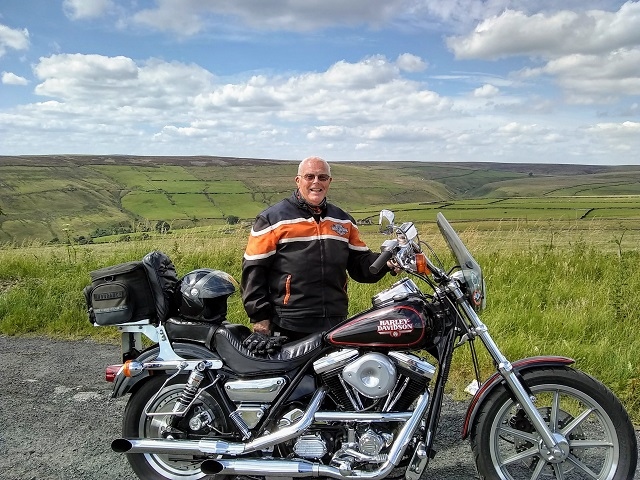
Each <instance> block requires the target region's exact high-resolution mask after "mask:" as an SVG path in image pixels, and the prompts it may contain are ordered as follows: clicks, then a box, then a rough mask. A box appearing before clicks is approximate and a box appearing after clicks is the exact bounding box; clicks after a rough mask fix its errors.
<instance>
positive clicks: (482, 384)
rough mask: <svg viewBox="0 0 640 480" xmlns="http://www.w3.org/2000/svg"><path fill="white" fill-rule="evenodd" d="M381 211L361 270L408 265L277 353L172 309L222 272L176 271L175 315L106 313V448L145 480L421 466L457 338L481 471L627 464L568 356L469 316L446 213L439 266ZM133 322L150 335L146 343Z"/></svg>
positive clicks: (607, 417)
mask: <svg viewBox="0 0 640 480" xmlns="http://www.w3.org/2000/svg"><path fill="white" fill-rule="evenodd" d="M394 220H395V217H394V214H393V213H392V212H391V211H389V210H383V211H382V212H380V224H381V229H382V230H384V231H385V233H388V234H391V235H393V238H389V239H387V240H385V241H384V243H383V244H382V247H381V255H380V257H379V258H378V259H377V260H376V262H374V264H373V265H372V266H371V270H372V272H378V271H380V269H382V268H383V266H384V265H386V264H387V261H389V260H391V261H393V262H394V263H395V265H397V267H398V269H399V270H401V271H403V272H405V273H406V276H405V277H404V278H402V279H400V280H398V281H397V282H396V283H394V284H393V285H392V286H391V287H389V288H387V289H385V290H383V291H381V292H380V293H378V294H376V295H375V296H373V298H372V306H371V308H369V309H368V310H366V311H364V312H362V313H359V314H357V315H354V316H352V317H350V318H348V319H346V320H345V321H344V322H343V323H341V324H339V325H338V326H336V327H335V328H333V329H331V330H330V331H327V332H323V333H318V334H312V335H310V336H308V337H306V338H304V339H302V340H300V341H297V342H290V343H286V344H284V345H283V346H282V348H281V349H280V350H279V351H277V352H274V353H271V354H268V355H266V356H256V355H254V354H253V353H251V352H249V351H248V350H247V348H246V347H245V346H243V341H244V339H245V338H246V337H247V336H248V335H249V334H250V331H249V329H248V328H247V327H246V326H244V325H238V324H231V323H228V322H226V321H213V322H210V321H196V320H194V318H195V317H191V319H190V320H189V319H187V318H185V317H188V315H186V313H184V312H187V311H188V310H189V309H191V308H196V309H197V308H200V309H201V310H202V309H203V308H205V307H206V305H205V304H206V298H199V295H202V292H204V291H207V292H208V295H204V296H205V297H207V298H208V299H209V300H211V301H218V305H217V306H216V307H215V308H209V310H211V311H213V312H214V313H213V314H208V315H209V317H211V318H218V319H220V318H221V316H220V315H221V312H222V314H224V308H225V307H224V305H223V306H222V307H221V306H220V305H219V303H220V302H219V300H220V299H222V300H223V301H224V302H223V303H224V304H225V305H226V299H227V296H228V295H229V292H230V291H233V286H231V287H229V285H228V283H232V282H231V280H232V279H230V277H225V276H224V275H226V274H224V275H223V273H224V272H219V271H208V270H206V269H204V270H203V271H196V274H195V275H194V274H189V275H186V276H185V278H183V279H182V281H181V284H180V285H181V287H180V288H181V290H182V293H183V299H182V301H183V304H184V302H186V303H187V305H186V306H185V307H184V308H181V309H180V311H179V313H178V315H174V316H170V317H168V318H166V319H164V320H157V318H156V319H155V320H154V319H141V320H140V319H136V317H135V316H134V317H132V319H131V320H130V321H127V322H124V323H119V324H117V325H116V326H117V328H118V329H119V330H120V331H121V332H122V346H123V360H126V361H125V362H124V363H122V364H118V365H111V366H109V367H107V370H106V375H107V380H108V381H111V382H113V383H114V389H113V393H112V396H113V397H120V396H123V395H126V394H130V398H129V400H128V403H127V405H126V408H125V412H124V418H123V438H119V439H116V440H114V441H113V442H112V444H111V447H112V449H113V450H114V451H115V452H119V453H125V454H126V455H127V458H128V460H129V462H130V465H131V467H132V468H133V470H134V471H135V473H136V474H137V475H138V477H139V478H142V479H174V480H175V479H182V480H192V479H199V478H203V477H204V476H206V475H213V476H214V477H215V478H223V477H227V476H243V477H264V478H265V479H268V478H272V477H273V478H282V477H287V478H297V477H331V478H337V479H342V478H345V477H347V478H362V479H369V480H378V479H383V478H401V477H404V478H405V479H407V480H424V479H426V478H429V474H428V470H427V466H428V463H429V461H430V459H432V458H433V457H434V455H435V451H434V441H435V438H436V434H437V430H438V421H439V418H440V411H441V407H442V404H443V398H444V392H445V385H446V383H447V379H448V376H449V371H450V368H451V361H452V357H453V354H454V351H455V350H456V349H458V348H459V347H461V346H463V345H468V346H469V347H470V350H471V354H472V355H471V357H472V359H473V367H474V371H475V374H476V377H477V378H476V380H477V382H478V385H479V388H478V390H477V392H476V393H475V394H474V395H473V398H472V400H471V402H470V404H469V407H468V410H467V412H466V416H465V418H464V425H463V431H462V437H463V438H468V439H470V442H471V448H472V451H473V455H474V458H475V463H476V469H477V472H478V475H479V477H480V478H482V479H510V480H520V479H546V478H555V479H566V480H568V479H585V478H590V479H599V480H605V479H607V480H621V479H631V478H633V476H634V472H635V468H636V462H637V452H638V450H637V444H636V437H635V434H634V430H633V426H632V424H631V421H630V419H629V416H628V414H627V412H626V411H625V409H624V408H623V406H622V405H621V403H620V402H619V400H618V399H617V398H616V397H615V396H614V395H613V394H612V392H611V391H610V390H609V389H608V388H607V387H605V386H604V385H603V384H602V383H600V382H598V381H597V380H595V379H594V378H592V377H591V376H589V375H587V374H585V373H582V372H580V371H579V370H576V369H575V368H573V367H572V364H573V363H574V361H573V360H572V359H570V358H567V357H562V356H537V357H531V358H524V359H521V360H517V361H514V362H510V361H509V360H508V359H507V358H506V357H505V355H504V354H503V353H502V352H501V351H500V349H499V348H498V346H497V345H496V342H495V341H494V340H493V338H492V337H491V335H490V334H489V330H488V328H487V326H486V325H485V324H484V323H483V322H482V321H481V319H480V317H479V312H481V311H482V309H483V308H484V306H485V300H486V297H485V281H484V278H483V274H482V269H481V267H480V265H479V264H478V263H477V262H476V260H475V259H474V257H473V256H472V255H471V253H470V252H469V251H468V250H467V248H466V246H465V245H464V243H463V242H462V240H461V239H460V237H459V236H458V235H457V233H456V232H455V230H454V229H453V228H452V227H451V225H450V224H449V222H448V221H447V220H446V219H445V217H444V216H443V215H442V214H441V213H439V214H438V215H437V220H436V223H437V226H438V227H439V230H440V232H441V233H442V235H443V237H444V239H445V241H446V244H447V245H448V247H449V249H450V250H451V253H452V254H453V258H454V259H455V264H456V265H455V266H454V267H453V268H451V269H450V270H445V269H444V267H443V265H442V262H440V260H439V259H438V257H437V255H435V253H432V252H433V251H432V250H431V248H430V247H429V246H428V245H427V244H426V243H425V242H423V241H422V240H420V237H419V233H418V230H417V228H416V226H415V225H414V224H413V223H412V222H405V223H402V224H400V225H396V224H395V223H394ZM425 251H428V252H429V253H430V255H432V256H433V257H434V258H435V261H434V260H432V259H431V258H430V257H429V256H427V255H426V254H425ZM436 262H437V264H436ZM164 271H165V273H166V269H165V270H164ZM205 278H206V279H208V280H207V281H208V282H209V283H210V284H209V285H208V286H207V284H206V281H205V280H204V279H205ZM413 279H416V280H419V281H421V282H423V283H424V284H426V286H428V287H429V292H426V291H422V290H421V289H419V288H418V286H417V285H416V283H415V282H414V280H413ZM212 281H213V283H211V282H212ZM225 281H227V283H225ZM112 290H113V289H112ZM156 290H158V288H156ZM160 290H161V289H160ZM109 295H111V297H114V296H117V295H116V294H114V293H113V292H111V293H107V294H105V293H104V292H103V297H104V298H107V297H109ZM118 295H119V294H118ZM186 297H189V298H186ZM196 304H197V305H196ZM104 310H107V311H108V312H107V313H109V314H110V313H112V309H111V308H108V309H104ZM223 316H224V315H222V317H223ZM205 317H206V316H205ZM203 318H204V317H199V320H203ZM204 320H207V318H204ZM142 335H144V336H146V337H148V339H150V340H151V342H152V344H153V345H152V346H150V347H149V348H147V349H146V350H143V349H142V344H141V340H140V339H141V336H142ZM476 340H479V341H480V343H481V344H482V345H483V346H484V347H485V348H486V350H487V351H488V353H489V355H490V356H491V358H492V360H493V363H494V366H495V371H494V372H493V374H492V375H490V376H489V377H488V378H484V379H483V378H481V375H480V367H479V361H478V357H477V354H476V350H475V344H476ZM430 361H431V362H433V363H430Z"/></svg>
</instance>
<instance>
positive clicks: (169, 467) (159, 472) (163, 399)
mask: <svg viewBox="0 0 640 480" xmlns="http://www.w3.org/2000/svg"><path fill="white" fill-rule="evenodd" d="M181 377H182V379H179V378H175V379H173V380H171V381H170V382H169V383H168V384H167V385H166V386H165V387H164V388H162V385H163V384H164V382H165V381H166V380H167V379H168V378H169V377H168V376H167V375H160V376H154V377H152V378H151V379H150V380H148V381H147V382H146V383H145V384H144V385H142V387H141V388H140V389H139V390H138V391H136V392H135V393H133V394H132V396H131V398H130V399H129V402H128V403H127V406H126V408H125V412H124V419H123V433H124V436H125V438H131V437H133V438H163V432H165V431H166V428H167V421H168V419H169V418H170V413H171V411H172V410H173V407H174V405H175V403H176V400H177V399H178V397H179V396H180V393H181V392H182V390H183V388H184V383H183V382H184V380H185V379H186V375H182V376H181ZM160 389H162V390H161V391H160ZM159 391H160V392H159ZM158 392H159V393H158ZM156 394H157V395H156ZM161 412H167V415H153V416H148V415H147V413H151V414H155V413H161ZM190 420H192V421H191V422H190ZM179 428H180V429H181V430H182V431H183V432H185V434H184V436H182V437H181V438H192V439H194V438H202V437H203V436H205V435H219V434H224V432H229V429H228V424H227V418H226V417H225V415H224V414H223V412H222V409H221V408H220V405H219V404H218V402H217V401H216V400H215V398H214V397H212V396H211V395H210V394H208V393H207V392H206V391H205V392H202V394H201V395H200V396H199V397H198V400H196V402H195V403H194V404H193V406H192V407H191V408H190V410H189V412H188V413H187V414H186V415H185V417H184V418H183V419H182V420H181V421H180V425H179ZM193 428H198V430H195V431H194V430H192V429H193ZM127 459H128V460H129V464H130V465H131V467H132V468H133V470H134V472H135V473H136V475H138V477H139V478H144V479H150V480H166V479H171V480H197V479H201V478H203V477H204V476H205V474H204V473H202V470H200V464H201V462H202V461H203V460H204V459H205V457H204V455H203V456H200V457H194V456H193V455H180V454H151V453H130V454H127Z"/></svg>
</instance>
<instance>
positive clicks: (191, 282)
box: [180, 268, 238, 321]
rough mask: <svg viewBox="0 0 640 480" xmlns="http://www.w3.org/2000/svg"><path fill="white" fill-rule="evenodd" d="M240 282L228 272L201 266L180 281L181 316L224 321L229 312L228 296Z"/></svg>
mask: <svg viewBox="0 0 640 480" xmlns="http://www.w3.org/2000/svg"><path fill="white" fill-rule="evenodd" d="M236 285H238V282H236V281H235V279H234V278H233V277H232V276H231V275H229V274H228V273H226V272H223V271H221V270H211V269H209V268H200V269H198V270H194V271H192V272H189V273H187V274H186V275H185V276H184V277H182V280H181V281H180V297H181V299H180V316H182V317H183V318H186V319H190V320H198V321H222V320H224V316H226V314H227V298H228V297H229V295H231V294H232V293H233V292H235V291H236Z"/></svg>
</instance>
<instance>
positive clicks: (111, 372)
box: [104, 365, 122, 383]
mask: <svg viewBox="0 0 640 480" xmlns="http://www.w3.org/2000/svg"><path fill="white" fill-rule="evenodd" d="M121 368H122V365H109V366H108V367H107V368H106V369H105V372H104V379H105V380H106V381H107V382H109V383H113V382H115V380H116V376H117V375H118V372H119V371H120V369H121Z"/></svg>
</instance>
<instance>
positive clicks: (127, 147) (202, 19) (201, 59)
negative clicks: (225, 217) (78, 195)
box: [0, 0, 640, 165]
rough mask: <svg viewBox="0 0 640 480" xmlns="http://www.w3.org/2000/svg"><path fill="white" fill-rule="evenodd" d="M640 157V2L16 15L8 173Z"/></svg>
mask: <svg viewBox="0 0 640 480" xmlns="http://www.w3.org/2000/svg"><path fill="white" fill-rule="evenodd" d="M638 152H640V0H639V1H627V2H621V1H612V0H563V1H557V0H538V1H531V0H446V1H445V0H128V1H122V0H2V2H1V3H0V155H47V154H89V155H91V154H95V155H97V154H100V155H214V156H231V157H250V158H270V159H286V160H300V159H302V158H305V157H307V156H311V155H318V156H321V157H323V158H325V159H327V160H329V161H347V160H348V161H365V160H368V161H370V160H384V161H400V160H403V161H430V162H433V161H436V162H509V163H553V164H558V163H573V164H601V165H640V154H639V153H638Z"/></svg>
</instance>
